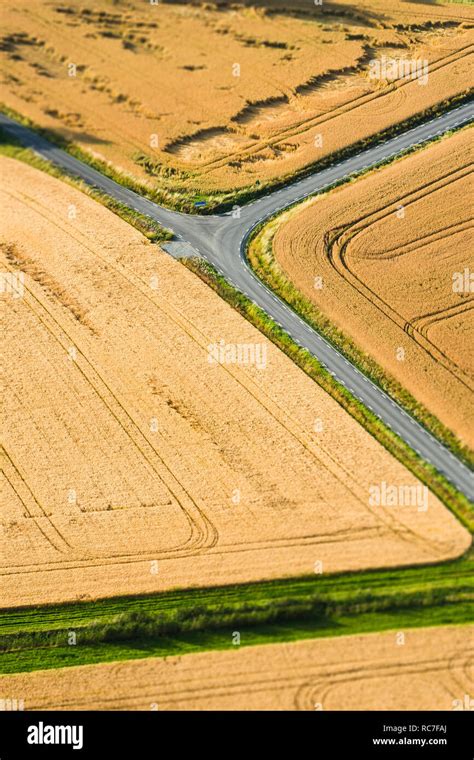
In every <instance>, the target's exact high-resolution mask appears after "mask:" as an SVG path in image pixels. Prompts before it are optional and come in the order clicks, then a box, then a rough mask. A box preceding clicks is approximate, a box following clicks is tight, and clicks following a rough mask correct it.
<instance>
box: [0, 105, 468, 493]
mask: <svg viewBox="0 0 474 760" xmlns="http://www.w3.org/2000/svg"><path fill="white" fill-rule="evenodd" d="M473 119H474V103H468V104H466V105H463V106H461V107H458V108H456V109H453V110H452V111H449V112H448V113H445V114H444V115H442V116H438V117H436V118H434V119H431V120H430V121H427V122H425V123H423V124H421V125H419V126H417V127H414V128H413V129H410V130H408V131H406V132H403V133H402V134H400V135H399V136H398V137H395V138H392V139H389V140H387V141H385V142H383V143H381V144H379V145H376V146H374V147H372V148H367V149H366V150H364V151H362V152H360V153H358V154H357V155H355V156H352V157H350V158H347V159H345V160H343V161H341V162H339V163H337V164H334V165H333V166H331V167H329V168H327V169H324V170H322V171H319V172H315V173H314V174H311V175H310V176H308V177H305V178H304V179H301V180H298V181H296V182H293V183H291V184H289V185H287V186H285V187H284V188H282V189H280V190H276V191H274V192H271V193H269V194H268V195H267V196H265V197H264V198H261V199H259V200H256V201H253V202H252V203H249V204H247V205H246V206H243V207H242V208H241V209H240V216H239V218H234V216H233V215H232V214H222V215H215V216H193V215H187V214H181V213H179V212H176V211H170V210H169V209H166V208H163V207H161V206H158V205H156V204H155V203H153V202H152V201H149V200H147V199H146V198H143V197H141V196H140V195H138V194H136V193H134V192H133V191H132V190H128V189H127V188H125V187H122V186H121V185H120V184H117V183H116V182H114V181H113V180H111V179H109V178H108V177H105V176H104V175H102V174H101V173H100V172H98V171H96V170H95V169H92V168H91V167H89V166H87V165H86V164H84V163H82V162H81V161H79V160H77V159H75V158H73V157H72V156H70V155H69V154H68V153H66V152H64V151H63V150H61V149H59V148H57V147H55V146H54V145H52V144H51V143H49V142H47V141H46V140H45V139H43V138H42V137H40V136H39V135H37V134H36V133H34V132H32V131H30V130H28V129H26V128H25V127H23V126H21V125H20V124H18V123H17V122H15V121H13V120H11V119H9V118H8V117H6V116H3V115H1V114H0V127H2V128H3V129H5V130H6V131H8V132H9V133H10V134H12V135H13V136H14V137H15V138H16V139H17V140H18V141H19V142H21V143H22V144H23V145H25V146H27V147H29V148H32V149H33V150H34V151H35V152H36V153H38V154H39V155H41V156H42V157H43V158H45V159H48V160H49V161H51V162H52V163H54V164H56V165H58V166H60V167H61V168H63V169H65V170H67V171H68V172H70V173H71V174H73V175H75V176H77V177H80V178H81V179H83V180H84V181H85V182H87V183H89V184H91V185H95V186H96V187H98V188H100V189H101V190H102V191H104V192H106V193H108V194H109V195H110V196H112V197H113V198H115V199H116V200H118V201H121V202H122V203H125V204H126V205H128V206H130V207H132V208H134V209H136V210H137V211H140V212H141V213H143V214H146V215H147V216H149V217H152V218H153V219H155V220H157V221H158V222H160V223H161V224H163V225H164V226H166V227H169V228H170V229H171V230H173V232H174V233H175V235H176V236H177V238H178V239H179V240H182V241H183V242H186V243H189V244H190V245H191V246H192V247H193V248H194V250H195V252H196V255H200V256H202V257H203V258H205V259H207V260H208V261H209V262H210V263H211V264H213V265H214V266H215V267H216V268H217V269H218V270H219V271H220V272H221V273H222V274H223V275H224V277H225V278H226V279H227V280H228V281H229V282H231V283H232V284H233V285H235V287H236V288H238V289H239V290H240V291H241V292H243V293H245V294H246V295H247V296H248V297H249V298H250V299H251V300H252V301H254V302H255V303H256V304H257V305H258V306H259V307H261V308H262V309H263V310H264V311H265V312H266V313H267V314H268V315H269V316H270V317H271V318H272V319H273V320H274V321H275V322H277V323H278V324H279V325H281V326H282V327H283V328H284V330H285V331H286V332H287V333H288V334H289V335H290V336H291V338H293V340H295V341H296V342H297V343H298V344H299V345H301V346H303V347H304V348H307V349H308V350H309V351H310V352H311V353H312V354H313V355H314V356H315V357H316V358H317V359H318V360H319V361H320V362H322V364H323V365H324V366H325V367H327V369H328V371H329V372H330V373H331V374H332V375H333V376H334V377H335V378H336V379H337V380H338V381H339V382H340V383H341V384H342V385H344V386H346V387H347V388H348V389H349V390H350V391H351V393H352V394H353V395H354V396H355V397H356V398H358V399H359V400H360V401H361V402H362V403H363V404H364V405H365V406H367V407H368V408H369V409H370V410H371V411H373V412H374V414H375V415H377V417H379V418H380V419H381V420H383V422H384V423H385V424H386V425H387V426H388V427H390V428H391V429H392V430H393V431H394V432H395V433H396V434H397V435H398V436H399V437H400V438H402V439H403V440H404V441H405V442H406V443H407V444H408V445H409V446H410V447H411V448H412V449H414V450H415V451H416V452H417V453H418V454H419V455H420V456H421V457H422V458H423V459H424V460H426V461H427V462H430V463H431V464H432V465H433V466H434V467H435V468H436V469H437V470H438V471H439V472H440V473H442V474H443V475H444V476H445V477H446V478H447V479H448V480H449V481H450V482H451V483H452V484H453V485H454V486H455V487H456V488H457V489H458V490H459V491H461V492H462V493H464V494H465V495H466V496H467V497H468V498H469V499H471V500H472V501H474V473H472V472H471V470H470V469H469V468H468V467H467V466H466V465H465V464H463V463H462V462H461V461H460V460H458V459H457V458H456V457H455V456H454V455H453V454H452V453H451V452H450V451H448V450H447V449H446V448H445V447H444V446H443V445H442V444H440V443H439V442H438V441H437V440H436V439H435V438H434V437H433V436H432V435H431V434H430V433H428V432H427V431H426V430H425V429H424V428H423V427H422V426H421V425H420V424H418V423H417V422H416V421H415V420H414V419H413V418H412V417H410V416H409V415H408V414H407V413H406V412H405V411H404V410H403V409H402V408H401V407H400V406H399V405H398V404H396V403H395V402H394V401H393V400H392V399H391V398H389V396H387V395H386V394H385V393H384V392H383V391H381V390H380V388H378V387H377V386H376V385H375V384H374V383H372V382H371V381H370V380H369V379H368V378H367V377H365V376H364V375H363V374H362V373H361V372H359V370H358V369H357V368H356V367H354V366H353V365H352V364H351V363H350V362H349V361H348V360H347V359H345V358H344V357H343V356H342V355H341V354H340V353H339V351H337V350H336V349H335V348H334V347H333V346H332V345H331V344H329V343H328V342H327V341H326V340H325V339H324V338H323V337H321V336H320V335H319V334H318V333H317V332H316V331H315V330H313V329H312V328H311V327H310V326H309V325H308V324H307V323H306V322H304V321H303V320H302V319H301V318H300V317H299V316H298V315H297V314H296V313H295V312H294V311H292V310H291V309H290V308H289V307H288V306H287V305H286V304H285V303H284V302H283V301H281V300H280V299H279V298H278V297H277V296H276V295H275V294H274V293H273V292H272V291H271V290H270V289H269V288H267V287H266V286H265V285H264V284H263V283H262V282H261V281H260V280H259V279H258V277H256V275H255V274H254V273H253V272H252V270H251V269H250V267H249V265H248V264H247V262H246V260H245V248H246V241H247V238H248V236H249V234H250V233H251V231H252V229H253V228H254V227H255V226H256V225H258V224H259V223H260V222H261V221H263V220H264V219H266V218H268V217H270V216H271V215H273V214H274V213H275V212H276V211H279V210H281V209H283V208H285V207H286V206H289V205H291V204H292V203H294V202H295V201H297V200H300V199H303V198H305V197H306V196H308V195H312V194H314V193H317V192H320V191H321V190H324V189H325V188H326V187H328V186H330V185H332V184H333V183H334V182H336V181H337V180H339V179H342V178H345V177H347V176H349V175H353V174H356V173H358V172H360V171H362V170H363V169H365V168H367V167H370V166H373V165H375V164H378V163H379V162H380V161H383V160H384V159H387V158H389V157H391V156H394V155H396V154H397V153H400V152H403V151H405V150H407V149H408V148H410V147H411V146H414V145H417V144H421V143H423V142H426V141H429V140H430V139H432V138H433V137H434V136H435V135H440V134H443V133H444V132H446V131H448V130H450V129H452V128H454V127H457V126H459V125H461V124H466V123H467V122H469V121H472V120H473Z"/></svg>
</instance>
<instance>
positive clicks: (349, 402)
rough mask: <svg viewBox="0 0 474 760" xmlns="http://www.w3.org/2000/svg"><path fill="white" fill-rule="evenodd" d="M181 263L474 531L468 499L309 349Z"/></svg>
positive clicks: (193, 264) (206, 268)
mask: <svg viewBox="0 0 474 760" xmlns="http://www.w3.org/2000/svg"><path fill="white" fill-rule="evenodd" d="M182 263H183V264H184V265H185V266H187V267H188V268H189V269H191V271H193V272H194V273H195V274H197V275H199V277H200V278H201V279H202V280H203V281H204V282H206V283H207V284H208V285H209V286H210V287H211V288H212V289H213V290H214V291H215V292H216V293H218V294H219V295H220V296H221V298H223V299H224V300H225V301H227V302H228V303H229V304H230V305H231V306H232V307H233V308H234V309H236V310H237V311H238V312H239V313H240V314H241V315H242V316H243V317H245V318H246V319H247V320H248V321H249V322H251V323H252V324H253V325H254V326H255V327H257V328H258V330H260V332H262V333H263V334H264V335H265V336H266V337H267V338H269V339H270V340H271V341H272V342H273V343H274V344H275V345H276V346H278V348H280V349H281V350H282V351H284V352H285V354H287V356H289V357H290V359H292V360H293V361H294V362H295V364H297V365H298V367H300V368H301V369H302V370H303V371H304V372H306V374H307V375H309V376H310V377H311V378H312V379H313V380H315V381H316V382H317V383H318V385H320V386H321V387H322V388H324V390H325V391H327V392H328V393H329V394H330V395H331V396H332V397H333V398H334V399H336V401H337V402H338V403H339V404H341V406H342V407H343V408H344V409H345V410H346V411H347V412H349V414H351V416H352V417H354V419H356V420H357V421H358V422H359V423H360V424H361V425H362V426H363V427H365V429H366V430H368V431H369V433H371V434H372V435H373V436H374V437H375V438H376V439H377V440H378V441H379V442H380V443H381V444H382V445H383V446H384V447H385V448H386V449H387V450H388V451H389V452H390V453H391V454H393V456H395V457H396V458H397V459H398V460H399V461H400V462H401V463H402V464H403V465H405V467H407V468H408V469H409V470H410V471H411V472H412V473H413V474H414V475H415V476H416V477H417V478H418V479H419V480H421V481H422V482H423V483H424V484H425V485H426V486H428V488H429V489H430V490H431V491H432V492H433V493H435V494H436V496H438V498H439V499H441V501H442V502H443V503H444V504H445V505H446V506H447V507H448V508H449V509H451V511H452V512H454V514H455V515H457V517H458V518H459V519H460V520H461V522H463V523H464V525H465V526H466V527H467V528H469V530H470V531H471V532H473V531H474V510H473V508H472V504H471V503H470V502H469V500H468V499H467V498H466V497H465V496H464V495H463V494H461V493H459V491H457V490H456V488H455V487H454V486H453V485H451V484H450V483H449V482H448V481H447V480H446V479H445V478H444V477H443V476H442V475H440V474H439V473H438V472H437V471H436V470H435V468H434V467H432V466H431V465H430V464H428V463H427V462H425V461H424V460H423V459H422V458H421V457H419V456H418V455H417V454H416V453H415V452H414V451H413V450H412V449H411V448H410V447H409V446H407V444H406V443H405V442H404V441H403V440H402V439H401V438H399V437H398V436H397V435H396V433H394V432H393V431H392V430H390V428H388V427H387V426H386V425H384V423H383V422H382V421H381V420H379V419H378V417H376V416H375V414H373V413H372V412H371V411H370V410H369V409H367V407H365V406H364V405H363V404H362V403H361V402H360V401H358V399H356V398H354V396H353V395H352V394H351V393H350V391H348V390H347V388H344V386H343V385H341V384H340V383H338V382H337V380H335V379H334V378H333V377H332V376H331V375H330V373H329V372H328V371H327V370H326V369H325V368H324V367H322V366H321V364H320V363H319V361H318V360H317V359H316V358H315V357H314V356H312V354H310V352H309V351H307V350H306V349H304V348H301V347H300V346H298V345H297V344H296V343H294V341H293V340H292V339H291V338H290V337H289V335H288V334H287V333H286V332H285V331H284V330H283V329H282V328H281V327H279V326H278V325H277V324H275V322H273V320H272V319H270V317H269V316H268V315H267V314H266V313H265V312H264V311H263V310H262V309H260V308H259V307H258V306H256V305H255V304H254V303H252V301H250V300H249V299H248V298H246V296H244V295H243V294H242V293H240V292H239V291H238V290H236V289H235V288H234V287H232V285H230V284H229V283H228V282H227V280H226V279H225V278H224V277H223V276H222V275H220V274H219V273H218V272H217V271H216V270H215V269H214V267H213V266H212V265H211V264H208V263H207V262H206V261H204V260H202V259H182ZM318 329H319V328H318Z"/></svg>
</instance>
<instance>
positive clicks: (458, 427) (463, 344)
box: [274, 129, 474, 447]
mask: <svg viewBox="0 0 474 760" xmlns="http://www.w3.org/2000/svg"><path fill="white" fill-rule="evenodd" d="M473 155H474V151H473V145H472V130H471V129H469V130H463V131H462V132H460V133H458V134H456V135H453V136H451V137H449V138H446V139H444V140H442V141H441V142H438V143H436V144H434V145H432V146H430V147H429V148H427V149H425V150H423V151H421V152H419V153H417V154H415V155H413V156H411V157H408V158H405V159H403V161H399V162H396V163H395V164H393V165H392V166H390V167H387V168H384V169H380V170H378V171H376V172H374V173H372V174H371V175H370V176H369V177H366V178H361V179H360V180H358V181H357V182H355V183H353V184H350V185H346V186H345V187H343V188H340V189H338V190H335V191H333V192H331V193H329V194H328V195H326V196H320V197H319V198H317V199H316V200H315V201H314V202H313V203H311V204H310V205H308V204H306V206H305V208H304V210H302V211H301V213H296V214H293V215H292V216H291V218H290V220H289V221H288V222H287V223H286V224H283V225H282V226H281V227H280V228H279V229H278V231H277V234H276V236H275V240H274V251H275V258H276V261H277V263H278V264H279V266H280V267H281V269H283V270H284V272H285V273H286V274H287V275H288V276H289V277H290V279H291V280H292V281H293V282H294V283H295V285H296V286H297V287H298V289H299V290H300V291H302V292H303V293H304V294H305V295H306V296H307V297H308V298H310V299H311V300H312V301H313V302H314V303H315V304H316V305H317V306H318V308H320V309H321V311H322V312H324V313H325V314H327V315H328V316H329V317H330V318H331V320H333V321H334V322H335V323H336V324H337V325H338V326H339V327H340V328H341V329H342V330H343V331H344V332H345V333H347V334H348V335H350V336H351V337H352V338H353V339H354V340H355V342H356V343H358V345H359V346H363V347H364V349H365V350H366V351H367V352H368V353H369V354H370V355H371V356H373V357H375V359H376V360H377V362H378V363H379V364H380V365H382V366H383V367H384V368H385V369H386V370H388V372H389V373H390V374H391V375H392V376H394V377H395V378H396V379H397V380H399V381H400V383H402V385H404V386H405V387H406V388H408V390H409V391H411V393H412V395H413V396H414V397H415V398H417V399H418V400H419V401H421V402H422V403H423V404H424V405H425V406H426V407H427V408H428V409H429V410H431V411H432V412H433V413H434V414H435V415H437V417H438V418H439V419H440V420H441V421H443V422H444V423H445V424H446V425H447V427H449V428H451V429H452V430H454V431H455V432H456V433H457V434H458V435H459V437H460V438H461V439H462V440H463V441H464V442H466V443H467V444H468V445H469V446H471V447H472V446H473V444H474V437H473V430H474V424H473V423H474V417H473V409H472V391H473V388H474V361H473V356H472V352H470V351H468V350H466V348H467V346H469V345H470V344H472V339H473V333H474V295H473V293H472V284H471V283H470V280H469V272H470V270H469V265H470V262H472V239H473V226H474V225H473V213H472V211H473V208H472V202H471V201H470V199H471V198H472V197H473V190H474V181H473V174H472V166H473ZM316 277H318V278H319V277H321V278H322V283H323V287H318V288H315V278H316ZM316 282H317V283H318V286H319V284H320V281H319V280H317V281H316Z"/></svg>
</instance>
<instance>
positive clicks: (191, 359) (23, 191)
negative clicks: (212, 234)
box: [0, 157, 470, 607]
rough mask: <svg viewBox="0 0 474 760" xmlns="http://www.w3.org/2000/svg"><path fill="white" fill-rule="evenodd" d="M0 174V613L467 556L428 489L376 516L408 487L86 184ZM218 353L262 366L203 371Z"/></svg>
mask: <svg viewBox="0 0 474 760" xmlns="http://www.w3.org/2000/svg"><path fill="white" fill-rule="evenodd" d="M0 166H1V174H2V178H3V182H4V189H3V190H2V202H3V203H4V225H3V236H2V246H1V248H2V256H3V262H2V266H3V271H4V272H7V273H8V272H10V273H11V276H12V277H13V276H16V277H17V278H18V277H19V274H18V273H19V272H23V273H24V285H23V287H24V291H23V293H21V291H20V292H18V293H16V294H15V293H14V294H12V293H9V292H8V289H7V292H6V293H5V295H4V300H5V305H6V311H7V316H6V326H7V329H9V330H10V336H11V337H10V340H9V344H8V352H6V354H7V355H6V362H5V363H6V370H5V375H6V389H7V392H6V404H5V406H6V409H5V412H6V419H7V424H6V428H7V430H6V434H5V444H6V457H5V482H4V485H5V488H4V489H3V493H4V496H5V502H6V503H5V505H4V506H3V509H2V531H1V536H2V555H1V556H2V558H3V566H2V596H1V601H0V604H1V606H3V607H11V606H18V605H22V604H41V603H48V602H57V601H65V600H74V599H86V600H87V599H90V598H97V597H99V596H100V597H104V596H113V595H118V594H126V593H141V592H153V591H159V590H163V589H169V588H173V587H191V586H206V585H216V584H226V583H237V582H244V581H250V580H257V579H259V578H272V577H284V576H287V577H289V576H297V575H303V574H310V573H312V572H313V571H314V568H315V563H316V562H322V564H323V567H324V571H329V572H331V571H337V570H354V569H358V568H363V567H376V566H399V565H404V564H407V565H408V564H416V563H422V562H429V561H440V560H443V559H447V558H449V557H455V556H457V555H460V554H461V553H462V552H464V551H465V550H466V548H467V547H468V546H469V544H470V535H469V534H468V532H467V531H466V530H465V529H464V528H462V527H461V525H460V524H459V523H458V522H457V521H456V519H455V518H454V516H453V515H452V514H451V513H450V512H448V510H446V509H445V508H444V507H443V505H442V504H441V503H440V502H439V501H438V500H437V499H436V498H435V497H434V496H433V495H432V494H429V497H428V509H427V511H422V510H419V509H418V508H417V507H416V506H398V507H394V506H389V507H375V506H372V505H371V504H370V497H369V489H370V487H371V486H373V485H379V484H381V483H383V482H386V483H388V484H390V485H392V486H395V487H397V488H398V487H402V488H403V487H406V486H414V485H416V480H415V479H414V478H413V476H412V475H411V474H410V473H409V472H408V471H407V470H406V469H404V468H403V467H402V466H401V465H400V464H399V463H398V462H397V461H396V460H394V459H393V458H392V457H391V456H390V455H389V454H388V453H387V452H386V451H385V450H384V449H383V448H382V447H381V446H380V445H379V444H378V443H377V442H376V441H375V440H374V439H373V438H371V436H370V435H369V434H368V433H367V432H366V431H364V430H363V429H362V428H361V427H360V426H359V425H358V424H357V423H356V422H355V421H354V420H353V419H352V418H351V417H350V416H349V415H348V414H347V413H346V412H344V411H343V410H342V408H341V407H340V406H338V404H337V403H336V402H335V401H334V400H333V399H332V398H330V397H329V396H328V395H327V394H325V393H324V392H323V390H322V389H321V388H320V387H318V386H317V385H316V384H315V383H314V382H313V381H311V380H310V379H309V378H308V377H307V376H306V375H305V374H304V373H303V372H301V371H300V370H299V369H298V368H296V367H295V366H294V365H293V364H292V362H291V361H290V360H289V359H288V358H287V357H285V356H284V355H283V354H282V353H281V352H280V351H278V350H277V348H276V347H275V346H273V344H270V343H269V342H268V341H266V340H265V339H264V338H263V337H262V335H261V334H260V333H259V332H258V331H256V330H255V328H253V327H252V326H250V325H249V324H248V323H247V322H246V321H245V320H244V319H242V318H241V317H240V316H239V315H238V314H237V313H236V312H235V311H233V310H232V309H231V308H230V307H229V306H227V305H226V304H225V303H223V302H222V301H221V300H220V299H219V297H218V296H217V295H216V294H214V293H213V292H212V291H210V290H209V289H208V288H207V287H206V286H205V285H204V284H203V283H202V282H201V281H200V280H199V279H198V278H196V277H195V276H194V275H193V274H192V273H191V272H189V271H187V270H186V269H185V268H184V267H182V266H181V265H180V264H179V263H178V262H176V261H174V260H172V259H170V258H169V257H168V256H167V255H165V254H163V253H162V252H161V251H160V250H159V249H158V248H157V247H156V246H154V245H152V244H151V243H149V241H147V240H146V239H145V238H144V237H143V236H142V235H141V234H140V233H138V232H137V231H136V230H133V229H132V228H131V227H129V226H128V225H127V224H126V223H125V222H123V221H122V220H120V219H119V218H117V217H116V216H114V215H113V214H112V213H111V212H109V211H108V210H106V209H105V208H104V207H102V206H100V205H98V204H97V203H95V202H94V201H93V200H91V199H90V198H88V197H87V196H86V195H83V194H82V193H81V192H79V191H78V190H76V189H74V188H72V187H70V186H68V185H66V184H64V183H62V182H61V181H59V180H57V179H55V178H53V177H51V176H48V175H45V174H43V173H41V172H39V171H38V170H36V169H33V168H31V167H29V166H26V165H23V164H20V163H18V162H15V161H14V160H13V159H9V158H5V157H4V158H2V160H1V164H0ZM20 285H21V283H20ZM18 296H21V297H18ZM221 340H222V341H224V343H225V344H226V345H228V344H231V345H236V344H238V345H250V346H254V347H255V351H257V348H259V349H260V351H262V352H263V351H264V348H265V350H266V352H267V353H266V366H265V367H263V366H262V365H260V366H257V365H255V364H252V363H248V364H246V365H245V364H233V363H231V364H229V363H223V364H220V363H217V364H215V363H210V362H209V346H210V345H212V344H214V343H219V342H220V341H221ZM263 347H264V348H263ZM261 356H263V353H262V354H261ZM317 430H318V431H320V432H316V431H317ZM417 503H418V502H417ZM318 568H319V565H318ZM319 569H320V568H319Z"/></svg>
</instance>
